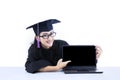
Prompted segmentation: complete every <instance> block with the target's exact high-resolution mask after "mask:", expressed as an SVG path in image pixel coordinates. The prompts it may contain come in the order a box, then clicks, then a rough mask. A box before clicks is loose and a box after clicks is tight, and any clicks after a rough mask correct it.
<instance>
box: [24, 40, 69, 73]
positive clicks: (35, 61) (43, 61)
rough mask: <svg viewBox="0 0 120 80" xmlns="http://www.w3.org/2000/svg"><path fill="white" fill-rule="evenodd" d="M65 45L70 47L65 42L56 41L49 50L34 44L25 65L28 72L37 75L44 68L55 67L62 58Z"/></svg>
mask: <svg viewBox="0 0 120 80" xmlns="http://www.w3.org/2000/svg"><path fill="white" fill-rule="evenodd" d="M63 45H68V43H67V42H66V41H63V40H54V42H53V46H52V47H51V48H49V49H45V48H43V47H42V46H40V48H37V45H36V43H34V44H32V45H31V46H30V48H29V50H28V58H27V61H26V63H25V69H26V71H27V72H29V73H35V72H38V70H39V69H41V68H43V67H46V66H55V65H56V64H57V62H58V60H59V59H60V58H62V46H63Z"/></svg>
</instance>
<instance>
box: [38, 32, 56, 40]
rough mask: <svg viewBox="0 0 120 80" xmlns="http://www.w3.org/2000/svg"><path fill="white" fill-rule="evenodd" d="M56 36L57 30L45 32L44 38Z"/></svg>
mask: <svg viewBox="0 0 120 80" xmlns="http://www.w3.org/2000/svg"><path fill="white" fill-rule="evenodd" d="M55 36H56V32H51V33H50V34H43V35H42V36H40V37H42V38H43V39H48V38H49V37H55Z"/></svg>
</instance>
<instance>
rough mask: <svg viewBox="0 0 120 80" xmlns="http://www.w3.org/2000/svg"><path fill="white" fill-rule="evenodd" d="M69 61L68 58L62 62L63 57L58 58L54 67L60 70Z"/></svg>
mask: <svg viewBox="0 0 120 80" xmlns="http://www.w3.org/2000/svg"><path fill="white" fill-rule="evenodd" d="M69 62H71V61H70V60H68V61H64V62H63V59H59V60H58V62H57V65H56V67H57V68H58V70H60V69H62V68H64V67H65V66H67V64H68V63H69Z"/></svg>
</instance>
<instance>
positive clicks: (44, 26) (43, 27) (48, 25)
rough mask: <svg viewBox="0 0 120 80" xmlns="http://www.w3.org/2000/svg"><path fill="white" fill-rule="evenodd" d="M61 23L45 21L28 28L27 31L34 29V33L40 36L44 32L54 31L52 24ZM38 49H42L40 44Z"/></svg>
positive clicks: (55, 20)
mask: <svg viewBox="0 0 120 80" xmlns="http://www.w3.org/2000/svg"><path fill="white" fill-rule="evenodd" d="M59 22H60V21H59V20H57V19H49V20H45V21H42V22H39V23H36V24H34V25H31V26H29V27H27V28H26V29H29V28H33V31H34V33H35V35H37V36H38V35H39V34H40V33H41V32H43V31H50V30H52V29H53V26H52V24H55V23H59ZM38 43H39V42H38V41H37V44H38ZM38 47H40V45H39V44H38Z"/></svg>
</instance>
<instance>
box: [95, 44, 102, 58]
mask: <svg viewBox="0 0 120 80" xmlns="http://www.w3.org/2000/svg"><path fill="white" fill-rule="evenodd" d="M95 48H96V59H97V60H98V58H99V57H100V55H101V54H102V49H101V47H100V46H98V45H97V46H95Z"/></svg>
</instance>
